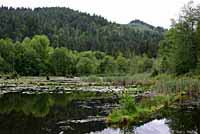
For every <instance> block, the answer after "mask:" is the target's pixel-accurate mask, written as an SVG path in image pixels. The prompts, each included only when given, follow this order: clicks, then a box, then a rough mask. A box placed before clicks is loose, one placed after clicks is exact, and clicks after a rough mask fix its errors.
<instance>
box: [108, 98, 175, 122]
mask: <svg viewBox="0 0 200 134" xmlns="http://www.w3.org/2000/svg"><path fill="white" fill-rule="evenodd" d="M172 101H175V97H174V96H165V95H157V96H154V97H149V98H142V100H141V101H140V102H137V103H136V102H135V101H134V98H133V97H131V96H129V95H125V96H123V97H122V99H121V101H120V108H118V109H114V110H113V111H112V113H111V114H110V115H109V116H108V117H107V122H108V123H111V124H121V125H127V124H131V123H138V122H140V121H145V120H148V119H149V118H151V116H152V115H153V114H155V113H156V112H158V111H159V110H160V109H161V108H163V107H165V106H168V105H169V103H170V102H172Z"/></svg>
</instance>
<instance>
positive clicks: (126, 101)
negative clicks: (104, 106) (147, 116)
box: [120, 95, 137, 114]
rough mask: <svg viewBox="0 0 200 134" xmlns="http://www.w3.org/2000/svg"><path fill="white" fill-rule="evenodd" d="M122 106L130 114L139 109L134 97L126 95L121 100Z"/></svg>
mask: <svg viewBox="0 0 200 134" xmlns="http://www.w3.org/2000/svg"><path fill="white" fill-rule="evenodd" d="M120 107H121V109H123V111H124V114H130V113H134V112H136V111H137V109H136V104H135V101H134V99H133V97H131V96H128V95H124V96H123V97H122V98H121V100H120Z"/></svg>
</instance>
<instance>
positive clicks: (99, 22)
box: [0, 7, 164, 57]
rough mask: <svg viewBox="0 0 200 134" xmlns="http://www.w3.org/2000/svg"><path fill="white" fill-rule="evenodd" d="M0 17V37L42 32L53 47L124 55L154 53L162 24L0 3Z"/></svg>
mask: <svg viewBox="0 0 200 134" xmlns="http://www.w3.org/2000/svg"><path fill="white" fill-rule="evenodd" d="M0 20H4V21H0V29H1V31H0V38H6V37H9V38H11V39H13V40H14V41H22V40H23V39H24V38H25V37H30V38H32V37H33V36H34V35H38V34H39V35H41V34H43V35H47V36H48V38H49V39H50V41H51V43H52V44H51V45H52V46H53V47H54V48H56V47H66V48H68V49H71V50H78V51H88V50H93V51H103V52H106V53H107V54H109V55H112V56H116V52H118V51H121V52H122V53H123V55H124V56H126V57H128V56H129V55H130V54H131V53H132V52H135V53H136V54H140V55H141V54H143V53H149V55H150V56H152V57H155V56H156V54H157V49H158V42H159V41H160V40H161V39H162V38H163V32H164V29H163V28H156V27H154V26H150V25H148V24H146V23H140V22H135V23H134V24H136V25H137V27H136V26H133V25H131V24H127V25H120V24H116V23H111V22H108V21H107V20H106V19H104V18H103V17H100V16H97V15H93V16H91V15H89V14H86V13H81V12H78V11H74V10H72V9H69V8H59V7H52V8H35V9H26V8H17V9H14V8H7V7H1V8H0ZM149 26H150V27H149ZM45 44H47V43H45Z"/></svg>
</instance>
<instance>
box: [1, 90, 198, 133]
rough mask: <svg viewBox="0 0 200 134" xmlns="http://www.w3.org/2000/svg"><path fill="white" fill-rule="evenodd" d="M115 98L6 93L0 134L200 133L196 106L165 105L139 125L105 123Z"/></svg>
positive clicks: (106, 95)
mask: <svg viewBox="0 0 200 134" xmlns="http://www.w3.org/2000/svg"><path fill="white" fill-rule="evenodd" d="M117 100H118V98H117V96H116V95H115V94H113V93H101V92H81V91H76V92H72V91H69V92H66V93H36V94H35V93H34V94H33V93H31V94H29V93H6V94H3V95H1V96H0V134H85V133H87V134H198V133H199V134H200V110H199V109H178V110H177V109H176V110H175V109H169V110H165V112H163V114H162V115H163V116H162V117H163V118H160V119H155V120H152V121H150V122H147V123H145V124H142V125H139V126H131V127H129V128H123V129H120V128H115V129H114V128H111V127H108V126H107V125H106V123H105V117H106V116H107V115H108V113H109V112H110V111H111V110H112V109H113V108H115V107H117V105H118V103H117Z"/></svg>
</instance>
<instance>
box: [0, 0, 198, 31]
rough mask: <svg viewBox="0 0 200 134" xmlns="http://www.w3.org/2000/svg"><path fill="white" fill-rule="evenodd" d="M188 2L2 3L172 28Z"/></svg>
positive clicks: (1, 1)
mask: <svg viewBox="0 0 200 134" xmlns="http://www.w3.org/2000/svg"><path fill="white" fill-rule="evenodd" d="M193 1H194V2H198V1H199V0H193ZM188 2H189V0H0V5H3V6H12V7H30V8H35V7H69V8H71V9H75V10H79V11H81V12H86V13H90V14H91V15H93V14H96V15H101V16H103V17H105V18H106V19H108V20H109V21H112V22H116V23H120V24H127V23H129V22H130V21H131V20H134V19H140V20H142V21H144V22H147V23H149V24H152V25H154V26H163V27H165V28H169V27H170V25H171V19H172V18H173V19H177V18H178V14H179V13H180V10H181V8H182V7H183V6H184V4H186V3H188ZM199 3H200V2H199Z"/></svg>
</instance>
